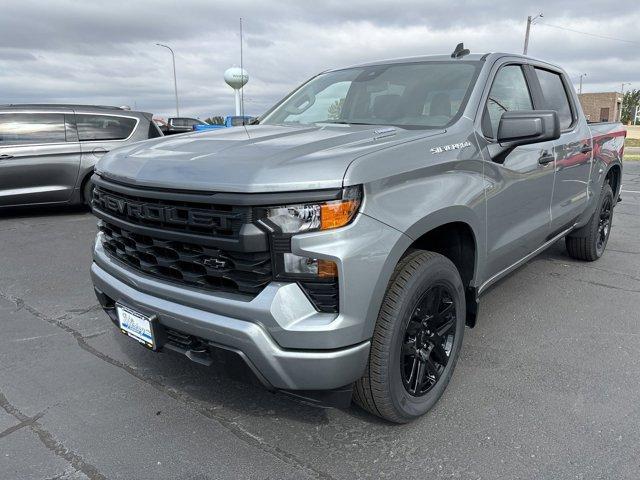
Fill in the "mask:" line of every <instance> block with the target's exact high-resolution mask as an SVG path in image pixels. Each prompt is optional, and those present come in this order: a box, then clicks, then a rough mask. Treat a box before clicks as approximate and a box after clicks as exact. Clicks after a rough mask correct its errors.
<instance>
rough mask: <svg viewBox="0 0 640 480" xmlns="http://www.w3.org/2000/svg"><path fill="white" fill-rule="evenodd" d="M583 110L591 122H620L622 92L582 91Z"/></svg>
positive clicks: (580, 96)
mask: <svg viewBox="0 0 640 480" xmlns="http://www.w3.org/2000/svg"><path fill="white" fill-rule="evenodd" d="M578 98H579V99H580V104H581V105H582V110H584V114H585V115H586V116H587V120H588V121H590V122H619V121H620V115H621V113H622V94H621V93H620V92H602V93H580V94H578Z"/></svg>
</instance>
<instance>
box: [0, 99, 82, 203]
mask: <svg viewBox="0 0 640 480" xmlns="http://www.w3.org/2000/svg"><path fill="white" fill-rule="evenodd" d="M80 155H81V153H80V145H79V143H78V138H77V133H76V130H75V124H74V123H73V113H71V112H62V111H61V112H25V113H20V112H12V111H6V112H0V206H3V207H4V206H10V205H25V204H34V203H54V202H66V201H68V200H70V199H71V195H72V194H73V191H74V187H75V184H76V180H77V178H78V171H79V168H80Z"/></svg>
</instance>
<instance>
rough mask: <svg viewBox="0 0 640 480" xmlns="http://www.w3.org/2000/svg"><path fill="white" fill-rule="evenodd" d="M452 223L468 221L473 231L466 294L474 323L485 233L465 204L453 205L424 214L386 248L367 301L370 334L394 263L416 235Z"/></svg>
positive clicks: (470, 318) (404, 252)
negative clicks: (471, 268) (471, 267)
mask: <svg viewBox="0 0 640 480" xmlns="http://www.w3.org/2000/svg"><path fill="white" fill-rule="evenodd" d="M451 223H463V224H465V225H467V226H468V227H469V228H470V230H471V232H472V235H473V240H474V242H475V249H476V251H475V265H474V275H473V279H472V281H471V286H470V287H469V288H468V291H467V295H466V297H467V325H469V326H471V327H473V326H474V325H475V320H476V316H477V312H478V295H477V288H476V286H477V284H478V282H479V281H480V278H481V277H479V271H480V266H481V265H483V263H482V262H484V258H485V247H484V245H485V242H484V234H479V232H483V231H484V230H483V229H482V227H481V225H482V224H481V222H480V219H479V218H478V216H477V215H476V213H475V211H474V210H472V209H471V208H469V207H466V206H461V205H454V206H450V207H445V208H442V209H440V210H437V211H435V212H432V213H430V214H429V215H427V216H426V217H424V218H421V219H419V220H417V221H416V222H415V223H413V225H411V226H410V227H409V228H408V229H407V231H406V232H404V233H405V234H404V235H402V236H401V237H400V239H399V240H398V241H397V242H396V244H395V245H394V246H393V248H392V249H391V251H390V252H389V256H388V258H387V261H386V263H385V265H384V268H383V271H382V273H381V274H380V276H379V277H378V281H377V282H376V286H375V290H374V293H373V295H372V297H371V298H372V299H373V301H372V302H371V303H370V304H369V309H368V311H367V317H366V318H367V325H368V329H369V333H370V334H371V335H373V329H374V327H375V323H376V320H377V318H378V313H379V311H380V306H381V305H382V300H383V298H384V294H385V291H386V289H387V286H388V285H389V281H390V280H391V276H392V275H393V272H394V270H395V268H396V265H398V263H399V262H400V260H401V259H402V257H403V256H404V255H405V254H406V252H407V251H408V250H409V249H410V248H411V245H413V243H414V242H415V241H416V240H417V239H419V238H420V237H421V236H423V235H424V234H426V233H429V232H431V231H433V230H435V229H436V228H438V227H442V226H444V225H447V224H451Z"/></svg>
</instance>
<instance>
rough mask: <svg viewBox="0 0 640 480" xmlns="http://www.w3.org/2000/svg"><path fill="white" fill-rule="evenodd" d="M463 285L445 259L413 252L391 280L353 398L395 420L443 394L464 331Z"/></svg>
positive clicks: (427, 406) (414, 413) (416, 414)
mask: <svg viewBox="0 0 640 480" xmlns="http://www.w3.org/2000/svg"><path fill="white" fill-rule="evenodd" d="M465 315H466V310H465V296H464V286H463V284H462V280H461V278H460V274H459V272H458V270H457V268H456V267H455V265H454V264H453V263H452V262H451V261H450V260H449V259H448V258H446V257H444V256H442V255H440V254H437V253H433V252H425V251H414V252H411V253H410V254H409V255H407V256H406V257H405V258H403V259H402V260H401V261H400V263H399V264H398V266H397V267H396V270H395V271H394V274H393V276H392V278H391V281H390V283H389V287H388V288H387V292H386V294H385V298H384V300H383V302H382V307H381V308H380V313H379V315H378V320H377V322H376V327H375V330H374V334H373V338H372V341H371V351H370V354H369V362H368V365H367V368H366V371H365V374H364V376H363V377H362V378H361V379H360V380H358V381H357V382H356V386H355V391H354V400H355V402H356V403H357V404H359V405H360V406H361V407H362V408H364V409H365V410H368V411H369V412H371V413H373V414H374V415H377V416H379V417H382V418H384V419H386V420H389V421H391V422H396V423H406V422H409V421H411V420H413V419H415V418H417V417H419V416H420V415H423V414H424V413H426V412H427V411H429V409H431V407H433V405H435V403H436V402H437V401H438V399H439V398H440V397H441V396H442V394H443V392H444V390H445V388H446V387H447V384H448V383H449V379H450V378H451V375H452V373H453V369H454V367H455V364H456V361H457V359H458V355H459V353H460V347H461V345H462V336H463V334H464V322H465Z"/></svg>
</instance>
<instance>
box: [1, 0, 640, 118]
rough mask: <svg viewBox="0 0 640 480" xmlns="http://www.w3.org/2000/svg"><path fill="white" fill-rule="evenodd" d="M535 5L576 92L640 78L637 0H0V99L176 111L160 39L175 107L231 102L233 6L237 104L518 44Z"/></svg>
mask: <svg viewBox="0 0 640 480" xmlns="http://www.w3.org/2000/svg"><path fill="white" fill-rule="evenodd" d="M539 13H543V14H544V17H543V18H541V19H538V20H536V23H535V24H534V25H533V26H532V28H531V39H530V46H529V55H531V56H534V57H537V58H540V59H543V60H546V61H550V62H552V63H556V64H559V65H561V66H562V67H564V68H565V69H566V70H567V72H568V73H569V75H570V77H571V80H572V81H573V82H574V84H575V85H576V88H577V85H578V78H579V75H580V74H581V73H586V74H587V76H586V77H584V79H583V82H584V83H583V91H584V92H598V91H614V90H615V91H620V89H621V84H622V83H623V82H625V83H626V82H630V83H631V85H625V89H627V90H628V89H629V88H638V89H640V1H638V0H615V1H614V0H608V1H607V0H562V1H560V0H538V1H515V0H504V1H503V0H491V1H489V0H485V1H477V0H468V1H456V0H439V1H432V0H421V1H418V0H403V1H402V2H400V1H376V0H326V1H317V0H316V1H307V0H297V1H295V0H291V1H286V0H282V1H275V0H234V1H227V2H222V1H219V0H180V1H171V0H154V1H140V0H127V1H119V0H109V1H108V2H105V1H95V0H40V1H30V0H2V8H1V14H0V103H33V102H40V103H41V102H54V103H63V102H64V103H83V104H85V103H86V104H101V105H117V106H120V105H130V106H131V107H132V108H134V109H136V110H142V111H147V112H151V113H153V114H154V115H156V116H160V117H167V116H173V115H175V97H174V91H173V73H172V66H171V54H170V52H169V51H168V50H167V49H165V48H161V47H158V46H156V45H155V44H156V43H158V42H160V43H164V44H167V45H170V46H171V47H172V48H173V49H174V51H175V54H176V55H175V58H176V71H177V80H178V95H179V102H180V113H181V115H182V116H194V117H198V118H202V119H204V118H206V117H208V116H211V115H223V116H224V115H227V114H233V111H234V97H233V91H232V90H231V88H230V87H228V86H227V85H226V84H225V83H224V81H223V73H224V71H225V70H226V69H227V68H229V67H231V66H239V64H240V37H239V33H238V30H239V28H238V24H239V18H240V17H242V19H243V28H244V43H243V46H244V48H243V50H244V61H243V64H244V67H245V69H246V70H247V71H248V72H249V83H248V84H247V85H246V87H245V90H244V99H245V111H246V113H247V114H251V115H258V114H260V113H262V112H264V111H265V110H266V109H267V108H269V106H271V105H272V104H274V103H275V102H277V101H278V100H279V99H280V98H282V97H283V96H284V95H286V94H287V93H288V92H289V91H290V90H292V89H293V88H295V87H296V86H297V85H299V84H300V83H302V82H304V81H305V80H307V79H308V78H309V77H311V76H313V75H314V74H316V73H318V72H321V71H323V70H326V69H328V68H336V67H343V66H348V65H351V64H357V63H363V62H367V61H372V60H379V59H385V58H394V57H406V56H414V55H430V54H440V53H450V52H451V51H452V50H453V49H454V47H455V45H456V44H457V43H458V42H464V43H465V47H466V48H469V49H470V50H471V51H472V52H475V53H485V52H511V53H522V48H523V41H524V32H525V26H526V18H527V16H528V15H532V16H536V15H537V14H539ZM557 27H562V29H560V28H557ZM566 29H572V30H578V31H581V32H586V33H590V34H591V35H585V34H580V33H575V32H571V31H568V30H566ZM593 35H599V36H600V37H612V38H615V39H618V40H611V39H605V38H600V37H596V36H593ZM621 40H625V41H621Z"/></svg>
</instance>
